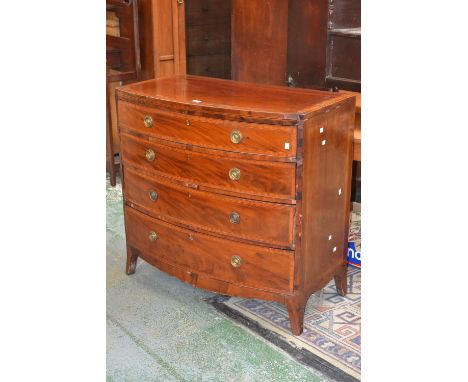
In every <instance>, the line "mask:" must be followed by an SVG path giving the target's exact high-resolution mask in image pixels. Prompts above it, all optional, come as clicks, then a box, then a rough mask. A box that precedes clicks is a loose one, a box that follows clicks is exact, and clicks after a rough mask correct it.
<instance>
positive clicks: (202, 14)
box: [185, 0, 231, 78]
mask: <svg viewBox="0 0 468 382" xmlns="http://www.w3.org/2000/svg"><path fill="white" fill-rule="evenodd" d="M185 25H186V34H187V37H186V44H187V48H186V49H187V73H188V74H194V75H201V76H207V77H217V78H230V76H231V1H230V0H185Z"/></svg>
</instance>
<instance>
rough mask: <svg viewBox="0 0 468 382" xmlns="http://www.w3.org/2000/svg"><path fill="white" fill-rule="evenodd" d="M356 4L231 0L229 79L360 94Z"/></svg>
mask: <svg viewBox="0 0 468 382" xmlns="http://www.w3.org/2000/svg"><path fill="white" fill-rule="evenodd" d="M360 11H361V3H360V0H232V79H235V80H241V81H251V82H259V83H269V84H277V85H289V86H293V87H305V88H319V89H326V88H335V87H338V88H339V89H346V90H353V91H360V86H361V85H360V83H361V82H360V81H361V56H360V52H361V29H360V23H361V17H360Z"/></svg>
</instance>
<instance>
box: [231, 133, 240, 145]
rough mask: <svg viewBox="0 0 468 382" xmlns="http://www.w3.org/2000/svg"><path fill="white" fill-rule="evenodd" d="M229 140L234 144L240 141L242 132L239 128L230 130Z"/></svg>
mask: <svg viewBox="0 0 468 382" xmlns="http://www.w3.org/2000/svg"><path fill="white" fill-rule="evenodd" d="M231 142H232V143H236V144H237V143H241V142H242V133H241V132H240V131H239V130H234V131H233V132H231Z"/></svg>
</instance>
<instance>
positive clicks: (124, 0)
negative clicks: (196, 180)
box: [106, 0, 141, 186]
mask: <svg viewBox="0 0 468 382" xmlns="http://www.w3.org/2000/svg"><path fill="white" fill-rule="evenodd" d="M106 13H107V14H110V15H112V14H113V15H115V17H112V16H110V15H109V16H110V17H109V18H110V20H111V21H112V22H111V23H110V25H109V26H107V28H106V114H107V118H106V143H107V144H106V157H107V167H108V170H109V173H110V183H111V185H112V186H115V184H116V173H117V170H118V166H119V164H118V163H116V158H115V157H116V154H117V153H118V152H119V143H118V142H119V141H118V139H117V140H116V139H114V136H115V132H116V130H117V129H116V128H112V126H117V124H116V117H115V114H114V113H112V110H113V109H114V108H113V106H114V105H113V101H112V98H113V97H112V93H113V92H112V91H111V89H110V86H111V84H112V83H121V82H127V83H128V82H130V81H137V80H139V79H140V69H141V64H140V41H139V34H138V3H137V0H106ZM116 26H117V28H115V27H116ZM112 27H114V29H112ZM107 32H111V33H112V34H108V33H107ZM112 114H114V116H113V115H112ZM112 117H114V121H112V119H113V118H112ZM113 122H114V123H113Z"/></svg>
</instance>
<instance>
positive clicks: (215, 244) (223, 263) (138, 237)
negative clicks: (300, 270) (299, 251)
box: [125, 206, 294, 291]
mask: <svg viewBox="0 0 468 382" xmlns="http://www.w3.org/2000/svg"><path fill="white" fill-rule="evenodd" d="M125 225H126V227H127V230H126V231H127V243H128V244H129V245H130V246H132V247H134V248H136V249H138V250H139V251H140V252H141V257H143V259H145V260H147V261H148V262H150V263H151V259H152V258H156V259H163V260H165V261H168V262H170V263H172V264H176V265H179V266H182V267H185V268H186V269H187V270H190V271H193V272H199V273H203V274H205V275H208V276H210V277H213V278H215V279H219V280H223V281H227V282H231V283H236V284H242V285H245V286H250V287H254V288H261V289H268V290H279V291H292V273H293V269H294V252H292V251H286V250H278V249H271V248H268V247H260V246H255V245H249V244H244V243H239V242H235V241H230V240H224V239H221V238H218V237H215V236H210V235H206V234H202V233H198V232H195V231H191V230H188V229H183V228H180V227H177V226H175V225H172V224H169V223H165V222H163V221H161V220H158V219H154V218H151V217H149V216H147V215H145V214H143V213H141V212H138V211H136V210H135V209H133V208H130V207H128V206H126V207H125Z"/></svg>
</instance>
